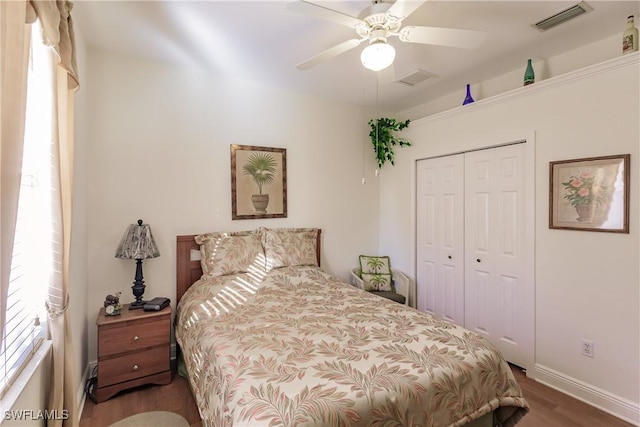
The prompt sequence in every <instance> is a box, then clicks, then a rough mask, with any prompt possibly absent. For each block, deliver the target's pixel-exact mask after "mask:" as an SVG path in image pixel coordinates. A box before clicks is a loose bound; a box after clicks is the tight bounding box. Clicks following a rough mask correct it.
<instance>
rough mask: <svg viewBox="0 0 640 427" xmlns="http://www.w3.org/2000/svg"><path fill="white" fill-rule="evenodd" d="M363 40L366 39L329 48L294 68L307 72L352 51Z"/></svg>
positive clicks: (353, 40) (352, 40) (349, 41)
mask: <svg viewBox="0 0 640 427" xmlns="http://www.w3.org/2000/svg"><path fill="white" fill-rule="evenodd" d="M365 40H366V39H351V40H347V41H344V42H342V43H340V44H337V45H335V46H334V47H331V48H329V49H327V50H325V51H323V52H320V53H319V54H317V55H315V56H314V57H312V58H309V59H307V60H306V61H304V62H301V63H299V64H298V65H296V68H297V69H298V70H308V69H309V68H311V67H314V66H316V65H318V64H319V63H321V62H322V61H326V60H327V59H331V58H333V57H334V56H338V55H340V54H341V53H344V52H346V51H348V50H350V49H353V48H354V47H357V46H358V45H359V44H360V43H362V42H363V41H365Z"/></svg>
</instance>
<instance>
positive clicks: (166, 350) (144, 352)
mask: <svg viewBox="0 0 640 427" xmlns="http://www.w3.org/2000/svg"><path fill="white" fill-rule="evenodd" d="M96 323H97V325H98V381H97V388H96V402H98V403H100V402H104V401H105V400H107V399H109V398H111V397H112V396H113V395H114V394H116V393H118V392H120V391H122V390H125V389H128V388H131V387H137V386H140V385H144V384H169V383H170V382H171V366H170V362H171V360H170V359H171V348H170V345H171V307H167V308H165V309H163V310H160V311H143V310H141V309H139V310H129V304H125V305H124V306H123V307H122V314H120V315H119V316H106V315H105V312H104V308H101V309H100V314H99V315H98V320H97V322H96Z"/></svg>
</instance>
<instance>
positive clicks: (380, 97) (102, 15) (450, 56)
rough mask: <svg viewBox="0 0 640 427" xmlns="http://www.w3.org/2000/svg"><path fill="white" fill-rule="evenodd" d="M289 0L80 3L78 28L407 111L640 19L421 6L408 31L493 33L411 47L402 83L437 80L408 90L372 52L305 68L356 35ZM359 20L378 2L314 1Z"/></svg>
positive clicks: (621, 9)
mask: <svg viewBox="0 0 640 427" xmlns="http://www.w3.org/2000/svg"><path fill="white" fill-rule="evenodd" d="M288 2H289V1H288V0H282V1H175V0H174V1H76V2H75V3H74V8H73V11H72V17H73V19H74V25H75V26H76V28H77V29H78V31H79V32H80V33H81V35H82V37H83V39H84V40H85V43H86V45H87V46H88V47H97V48H101V49H105V50H108V51H112V52H119V53H121V54H125V55H133V56H138V57H141V58H146V59H150V60H158V61H164V62H169V63H174V64H178V65H181V66H189V67H199V68H202V69H204V70H206V71H207V72H209V73H211V74H212V76H225V75H229V76H232V77H234V78H241V79H245V80H251V81H255V82H258V83H261V84H267V85H270V86H277V87H282V88H287V89H292V90H296V91H302V92H306V93H310V94H314V95H318V96H327V97H331V98H334V99H337V100H340V101H343V102H348V103H354V104H358V105H364V106H368V107H371V108H380V109H381V110H384V111H389V112H399V111H403V110H406V109H409V108H412V107H414V106H417V105H420V104H422V103H424V102H426V101H428V100H429V99H436V98H439V97H441V96H443V95H446V94H449V93H452V92H455V91H458V92H460V93H461V96H462V97H463V91H464V87H465V85H466V83H472V84H473V83H477V82H481V81H483V80H487V79H489V78H492V77H495V76H498V75H502V74H505V73H508V72H511V71H514V70H518V69H521V70H522V71H523V74H524V68H525V66H526V60H527V59H528V58H532V59H533V61H534V62H535V61H537V60H541V59H544V58H549V57H552V56H555V55H558V54H560V53H562V52H566V51H570V50H573V49H576V48H578V47H580V46H583V45H586V44H589V43H593V42H595V41H598V40H600V39H604V38H607V37H610V36H614V35H616V34H620V36H621V37H622V32H623V31H624V29H625V26H626V18H627V16H628V15H631V14H634V15H636V16H639V15H640V2H639V1H592V0H586V3H587V4H588V5H589V6H590V7H591V8H593V10H592V11H591V12H588V13H586V14H583V15H581V16H579V17H577V18H575V19H573V20H570V21H568V22H566V23H564V24H561V25H559V26H557V27H555V28H552V29H550V30H548V31H545V32H540V31H538V30H536V29H534V28H532V27H531V24H533V23H535V22H537V21H539V20H541V19H544V18H546V17H548V16H550V15H553V14H555V13H557V12H559V11H561V10H563V9H564V8H566V7H569V6H572V5H574V4H576V3H577V1H477V0H476V1H454V0H447V1H436V0H430V1H427V2H425V3H424V4H423V5H422V6H420V7H419V8H418V9H417V10H416V11H415V12H414V13H413V14H411V15H410V16H409V17H408V18H407V19H405V20H404V21H403V25H419V26H434V27H451V28H462V29H471V30H484V31H486V32H487V38H486V41H485V42H484V43H483V44H482V45H481V46H480V47H479V48H476V49H473V50H467V49H460V48H450V47H442V46H433V45H425V44H415V43H402V42H400V41H399V40H398V38H395V37H394V38H391V39H389V43H391V44H392V45H394V47H395V48H396V52H397V53H396V59H395V62H394V65H393V67H394V70H393V71H394V72H395V76H396V77H403V76H405V75H407V74H409V73H411V72H413V71H415V70H416V69H422V70H424V71H427V72H429V73H432V74H434V75H435V77H433V78H430V79H429V80H427V81H426V82H423V83H421V84H419V85H416V86H414V87H408V86H406V85H402V84H400V83H396V82H393V81H392V80H393V79H391V80H389V79H387V80H386V81H385V82H384V83H380V84H378V80H377V76H376V74H375V73H374V72H372V71H369V70H365V69H364V67H362V65H361V63H360V52H361V50H362V49H363V48H364V46H365V45H366V44H365V43H363V44H362V45H360V47H357V48H355V49H352V50H350V51H348V52H345V53H343V54H341V55H339V56H337V57H335V58H333V59H330V60H328V61H326V62H323V63H321V64H319V65H316V66H315V67H313V68H311V69H310V70H306V71H300V70H298V69H296V64H298V63H300V62H302V61H304V60H307V59H309V58H310V57H312V56H314V55H315V54H317V53H319V52H321V51H324V50H325V49H328V48H330V47H332V46H334V45H336V44H338V43H340V42H343V41H345V40H348V39H352V38H355V37H356V35H355V31H354V30H353V29H350V28H348V27H345V26H341V25H339V24H336V23H334V22H331V21H327V20H322V19H319V18H316V17H312V16H308V15H305V14H301V13H297V12H293V11H291V10H289V9H287V7H286V6H287V3H288ZM314 3H317V4H320V5H322V6H324V7H327V8H331V9H335V10H338V11H340V12H342V13H346V14H348V15H352V16H358V14H359V13H360V12H361V11H362V10H363V9H365V8H366V7H367V6H369V5H370V4H371V3H370V2H369V1H360V0H357V1H355V0H350V1H344V0H341V1H338V0H334V1H314Z"/></svg>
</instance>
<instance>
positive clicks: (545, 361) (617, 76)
mask: <svg viewBox="0 0 640 427" xmlns="http://www.w3.org/2000/svg"><path fill="white" fill-rule="evenodd" d="M609 62H610V63H613V65H611V68H612V69H609V70H603V69H602V68H603V67H599V66H596V67H592V68H591V70H592V71H593V72H592V73H591V72H589V69H587V71H586V72H578V73H575V77H576V78H575V79H574V80H572V81H569V82H566V83H563V84H560V85H557V86H556V85H554V84H553V81H552V80H549V81H548V82H546V83H545V85H543V84H538V83H536V84H538V87H536V85H533V86H530V87H527V88H521V89H518V90H515V91H513V92H511V93H509V94H506V95H505V96H503V97H502V98H500V97H498V99H497V100H491V99H487V100H484V101H480V102H476V103H475V104H470V105H468V106H464V107H458V108H456V109H454V110H451V111H450V112H448V113H443V114H439V115H434V116H432V117H427V118H425V119H422V120H417V121H415V122H413V123H412V125H411V126H410V127H409V128H408V130H407V131H405V132H404V134H403V136H405V137H406V138H407V139H409V141H411V142H412V143H413V146H412V147H409V148H403V149H401V150H398V152H397V154H396V155H397V160H396V166H395V167H394V168H391V169H388V170H386V171H385V172H384V174H383V176H382V177H381V180H380V250H382V248H384V250H385V252H386V253H389V254H390V255H391V257H392V259H394V260H395V264H396V266H397V267H398V268H400V269H404V270H406V271H408V272H411V273H412V274H413V275H414V277H415V238H414V235H413V233H414V230H415V224H414V221H415V219H414V217H415V216H414V213H413V211H412V209H410V208H409V207H413V206H415V195H414V192H413V189H414V188H415V187H414V186H415V183H414V180H415V177H414V175H413V172H414V170H415V161H416V160H418V159H422V158H427V157H433V156H438V155H445V154H450V153H455V152H460V151H465V150H469V149H474V148H479V147H483V146H487V145H492V144H498V143H505V142H509V141H515V140H519V139H526V138H528V137H529V136H530V135H532V134H535V147H536V153H535V164H536V166H535V171H536V177H535V187H536V190H535V215H536V219H535V242H536V250H535V264H536V267H535V279H536V300H535V304H536V331H535V337H536V352H535V361H536V367H537V369H536V372H535V373H534V375H535V376H537V377H540V378H541V379H543V380H545V381H546V382H549V383H551V384H553V385H554V386H556V387H560V388H562V389H564V390H565V391H569V392H571V393H573V394H575V395H577V396H578V397H581V398H583V399H588V400H590V401H591V403H594V404H597V405H599V406H601V407H603V408H604V409H606V410H609V411H612V412H616V413H617V414H618V415H619V416H623V417H626V418H627V419H631V420H634V421H635V422H636V423H638V422H640V420H639V419H638V416H639V415H638V414H639V412H638V408H639V402H640V366H639V365H640V364H639V363H638V360H640V312H639V310H640V286H639V282H640V277H639V271H638V259H639V258H640V249H639V236H640V220H639V219H638V213H639V212H638V176H639V175H638V170H639V169H638V166H637V165H638V159H639V158H640V157H639V154H640V150H639V148H640V147H639V141H640V130H639V127H638V117H640V107H639V96H638V94H639V93H640V92H639V80H640V79H639V77H640V73H639V66H638V55H637V54H635V56H634V58H633V59H632V60H631V61H630V60H629V58H627V59H625V60H624V61H623V63H622V64H620V60H612V61H609ZM605 68H606V67H605ZM543 83H544V82H543ZM625 153H630V154H631V203H630V207H631V211H630V233H629V234H617V233H615V234H614V233H597V232H585V231H568V230H551V229H549V228H548V208H549V203H548V197H549V182H548V180H549V178H548V176H549V175H548V170H549V162H550V161H554V160H563V159H575V158H582V157H592V156H601V155H612V154H625ZM583 338H584V339H589V340H591V341H594V342H595V357H594V358H593V359H590V358H586V357H584V356H582V355H581V354H580V340H581V339H583ZM530 374H532V373H530Z"/></svg>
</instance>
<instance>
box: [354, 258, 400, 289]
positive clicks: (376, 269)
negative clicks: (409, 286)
mask: <svg viewBox="0 0 640 427" xmlns="http://www.w3.org/2000/svg"><path fill="white" fill-rule="evenodd" d="M360 271H361V275H362V280H363V281H364V283H365V285H364V288H365V290H369V291H371V290H374V291H389V292H395V288H394V286H393V276H392V273H391V261H390V259H389V257H388V256H369V255H360ZM367 288H371V289H367Z"/></svg>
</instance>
